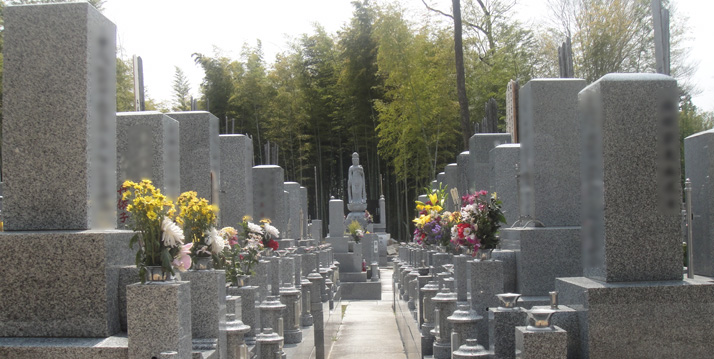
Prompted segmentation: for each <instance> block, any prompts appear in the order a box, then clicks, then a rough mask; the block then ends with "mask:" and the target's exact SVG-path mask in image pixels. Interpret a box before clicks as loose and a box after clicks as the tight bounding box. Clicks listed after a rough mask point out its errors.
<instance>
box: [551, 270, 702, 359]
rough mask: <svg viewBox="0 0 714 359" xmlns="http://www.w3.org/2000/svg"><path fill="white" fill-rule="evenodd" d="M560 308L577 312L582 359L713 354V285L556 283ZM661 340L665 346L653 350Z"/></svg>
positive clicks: (698, 281) (575, 280) (689, 282)
mask: <svg viewBox="0 0 714 359" xmlns="http://www.w3.org/2000/svg"><path fill="white" fill-rule="evenodd" d="M556 290H557V291H558V293H559V300H560V303H562V304H564V305H567V306H569V307H571V308H573V309H576V310H577V311H578V314H579V320H580V329H581V332H580V337H581V348H582V349H581V350H582V352H581V357H582V358H586V359H587V358H593V359H594V358H614V357H619V358H705V357H708V356H710V355H711V353H712V352H714V332H712V331H711V328H712V326H713V325H714V284H713V283H712V282H711V278H708V277H700V276H696V277H695V278H694V279H691V280H690V279H685V280H683V281H657V282H630V283H607V282H601V281H597V280H593V279H590V278H585V277H575V278H558V280H557V282H556ZM662 338H667V345H660V346H657V347H656V348H657V350H653V348H654V346H655V345H656V343H661V341H662Z"/></svg>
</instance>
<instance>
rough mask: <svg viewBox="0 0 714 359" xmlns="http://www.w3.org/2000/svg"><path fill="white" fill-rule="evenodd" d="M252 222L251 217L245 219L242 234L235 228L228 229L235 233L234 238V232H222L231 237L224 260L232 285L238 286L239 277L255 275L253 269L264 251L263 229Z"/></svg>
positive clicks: (227, 275)
mask: <svg viewBox="0 0 714 359" xmlns="http://www.w3.org/2000/svg"><path fill="white" fill-rule="evenodd" d="M250 220H251V218H250V217H249V216H245V217H243V221H242V222H241V223H240V227H239V229H240V233H239V231H237V230H235V229H233V227H226V228H229V229H233V230H234V231H235V235H234V236H232V235H233V232H224V230H225V229H226V228H224V229H223V230H221V232H224V234H226V235H228V236H231V237H230V238H227V243H228V245H227V246H226V248H225V249H224V258H225V261H226V265H225V268H226V277H227V280H228V281H229V282H231V284H232V285H238V282H239V281H238V279H239V277H242V276H249V275H252V274H254V272H253V268H254V267H255V265H256V264H258V261H259V260H260V251H262V250H263V228H261V227H260V226H259V225H257V224H255V223H252V222H250ZM225 238H226V237H225V236H224V239H225Z"/></svg>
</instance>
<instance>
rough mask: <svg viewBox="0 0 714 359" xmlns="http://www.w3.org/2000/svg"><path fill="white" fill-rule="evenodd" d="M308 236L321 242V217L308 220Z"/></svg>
mask: <svg viewBox="0 0 714 359" xmlns="http://www.w3.org/2000/svg"><path fill="white" fill-rule="evenodd" d="M310 237H311V238H312V239H313V240H316V241H318V242H322V239H323V237H322V220H321V219H313V220H312V221H310Z"/></svg>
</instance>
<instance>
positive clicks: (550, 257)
mask: <svg viewBox="0 0 714 359" xmlns="http://www.w3.org/2000/svg"><path fill="white" fill-rule="evenodd" d="M515 231H519V232H520V247H521V248H520V252H518V254H517V263H518V265H517V271H518V293H520V294H521V295H525V296H546V295H548V292H550V291H552V290H554V289H555V278H558V277H576V276H580V275H582V273H583V265H582V261H581V251H582V249H581V246H580V227H554V228H521V229H515Z"/></svg>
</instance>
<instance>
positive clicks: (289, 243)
mask: <svg viewBox="0 0 714 359" xmlns="http://www.w3.org/2000/svg"><path fill="white" fill-rule="evenodd" d="M276 242H278V249H286V248H290V247H295V240H294V239H278V240H277V241H276Z"/></svg>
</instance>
